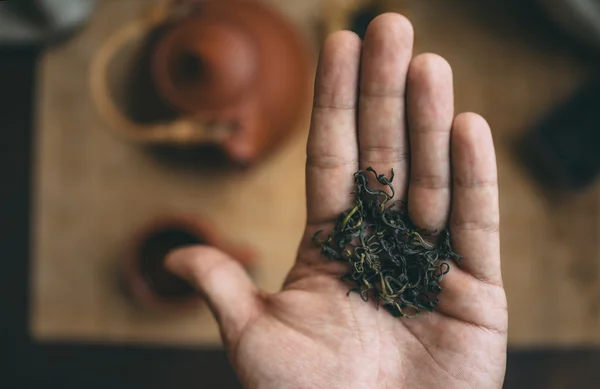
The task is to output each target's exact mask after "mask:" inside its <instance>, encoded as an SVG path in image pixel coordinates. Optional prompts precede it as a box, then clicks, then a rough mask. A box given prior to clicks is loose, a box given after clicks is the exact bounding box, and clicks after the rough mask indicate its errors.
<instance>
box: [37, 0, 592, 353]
mask: <svg viewBox="0 0 600 389" xmlns="http://www.w3.org/2000/svg"><path fill="white" fill-rule="evenodd" d="M116 3H117V1H105V2H104V3H102V5H101V7H100V9H99V10H98V12H97V13H96V15H95V18H94V21H93V23H92V24H91V25H90V26H89V28H88V29H86V31H85V32H84V33H83V34H82V35H80V36H78V37H77V38H76V39H75V40H73V41H71V42H69V43H68V44H67V45H65V46H62V47H60V48H57V49H55V50H52V51H51V52H49V53H48V54H47V55H46V57H45V58H44V61H43V63H42V66H41V69H40V70H41V78H40V79H41V91H40V92H41V93H40V116H39V126H38V127H39V128H38V136H39V139H38V159H37V167H38V178H37V185H36V211H37V212H36V214H35V225H36V236H37V239H36V243H37V244H36V250H35V255H36V257H35V263H36V266H35V271H34V274H33V276H34V279H35V282H34V284H33V285H34V291H33V296H34V304H33V305H32V307H33V315H32V322H31V325H32V330H33V332H34V334H35V336H36V337H37V338H38V339H57V338H60V339H70V340H81V339H86V340H100V341H118V342H131V341H143V342H166V343H186V344H211V345H216V344H218V341H217V332H216V327H215V326H214V323H213V322H212V321H211V319H210V318H209V316H208V314H207V313H206V312H198V313H197V314H194V315H190V316H185V317H182V316H176V317H167V316H163V317H155V316H152V317H150V316H148V315H144V314H141V313H139V312H137V311H136V310H134V309H132V308H131V307H130V306H129V305H128V304H127V302H126V300H124V299H123V298H122V296H121V295H120V294H119V292H118V290H117V289H115V288H114V285H113V279H114V274H113V273H112V270H111V269H113V265H114V263H115V261H116V259H117V257H118V253H119V250H120V249H121V248H122V247H123V244H124V243H125V241H126V240H127V238H128V237H129V236H130V234H131V233H132V231H133V230H134V229H135V228H136V227H137V226H139V224H140V223H142V222H143V221H144V220H146V219H147V218H148V217H149V216H152V215H154V214H157V213H160V212H163V211H167V210H182V211H187V210H194V211H202V212H203V213H204V214H206V215H207V216H210V217H211V218H213V219H214V220H215V222H216V224H218V226H219V227H221V228H222V229H224V230H226V231H227V234H228V236H229V237H231V238H235V239H236V240H237V241H249V242H253V243H254V244H255V245H256V246H257V248H258V249H259V252H260V253H261V261H262V262H261V267H260V271H259V272H258V274H257V275H256V280H257V282H258V284H259V285H260V286H261V287H263V288H265V289H267V290H270V291H273V290H276V289H277V288H278V287H279V285H280V283H281V282H282V280H283V278H284V276H285V273H286V271H287V269H288V268H289V266H290V265H291V263H292V261H293V257H294V252H295V250H296V244H297V242H298V239H299V236H300V233H301V229H302V224H303V219H304V208H303V207H304V195H303V192H304V182H303V181H304V170H303V163H304V142H305V136H306V132H305V131H304V132H302V133H299V135H298V136H297V137H295V138H294V139H292V140H290V142H288V143H287V144H286V145H285V146H284V147H282V148H281V149H280V150H279V151H278V153H276V155H274V156H273V157H272V158H271V159H270V160H269V161H268V162H267V163H265V164H264V165H262V166H260V167H258V168H256V169H255V170H253V171H251V172H249V173H248V174H246V175H242V176H238V175H232V174H229V175H225V176H216V175H212V174H210V173H207V172H203V171H202V170H201V169H199V170H196V171H188V170H177V169H174V168H172V167H169V166H166V165H163V164H161V163H159V162H158V161H157V160H155V159H153V158H152V157H151V156H149V155H147V154H145V153H143V152H141V151H140V150H138V149H136V148H135V147H132V146H130V145H127V144H124V143H122V142H120V141H119V140H118V139H115V138H113V137H111V136H109V135H108V134H107V133H106V131H104V124H103V122H102V120H101V118H99V117H98V116H97V113H96V112H95V111H94V109H93V108H92V107H91V105H90V102H89V98H88V91H87V89H86V88H87V84H86V74H85V72H86V69H87V65H88V59H89V56H90V55H91V54H92V52H93V50H94V47H95V46H97V45H98V44H99V42H100V41H101V40H102V39H103V38H104V37H105V36H106V34H107V33H108V32H109V31H111V30H112V29H114V28H115V27H116V26H118V25H119V24H120V23H121V22H122V21H123V20H124V19H126V18H127V17H130V16H132V15H135V13H136V12H138V10H139V7H140V6H141V3H142V1H141V0H128V1H118V3H119V4H118V6H117V4H116ZM281 3H282V4H283V3H284V2H283V1H282V2H281ZM288 3H289V4H294V6H297V4H301V3H302V2H300V1H298V2H285V4H286V5H287V4H288ZM382 4H386V6H387V7H388V8H389V9H390V10H399V11H402V12H406V13H408V14H409V15H410V17H411V20H412V22H413V24H414V26H415V31H416V46H415V54H417V53H421V52H426V51H433V52H437V53H439V54H441V55H443V56H445V57H446V58H447V59H448V60H449V62H450V63H451V64H452V66H453V69H454V76H455V88H456V92H455V98H456V111H457V112H459V111H466V110H468V111H475V112H478V113H480V114H482V115H484V116H485V117H486V118H487V119H488V121H489V122H490V124H491V126H492V129H493V132H494V137H495V144H496V148H497V157H498V163H499V175H500V184H501V186H500V190H501V213H502V215H501V218H502V227H501V228H502V229H501V234H502V253H503V274H504V281H505V286H506V289H507V294H508V299H509V315H510V327H509V342H510V344H511V345H512V346H532V345H557V344H558V345H575V344H585V345H589V344H590V343H600V331H598V330H597V329H598V328H599V325H600V320H599V317H600V316H599V315H600V305H599V304H598V303H597V300H598V294H599V293H600V282H599V276H600V258H599V254H600V252H599V248H600V246H599V245H598V243H597V242H598V221H599V218H600V202H599V199H600V196H599V193H598V190H597V189H595V188H594V189H592V190H589V191H588V192H586V193H582V194H581V195H579V196H576V197H573V198H569V199H566V200H564V201H562V202H551V201H549V200H547V198H546V197H545V195H544V194H543V193H541V192H540V191H538V190H537V188H536V186H535V185H534V184H533V182H531V181H530V179H529V177H528V175H527V174H526V173H525V172H523V171H522V169H521V168H520V166H519V164H518V163H517V162H516V161H515V158H514V156H513V154H512V153H511V151H510V149H509V144H510V142H511V141H512V140H513V138H514V137H515V136H518V135H519V134H521V133H522V132H523V131H524V130H525V129H526V128H527V127H528V126H530V125H531V124H532V123H533V122H534V121H535V120H536V119H537V118H538V116H539V115H541V114H543V113H544V112H545V111H546V110H548V109H549V108H550V107H551V106H552V105H553V104H554V103H556V102H558V101H560V100H561V99H563V98H564V97H565V96H567V95H568V94H569V93H570V92H571V91H572V90H573V89H574V88H575V87H576V86H577V85H579V84H580V83H581V82H583V80H584V79H585V78H586V76H587V75H588V73H589V66H588V65H587V64H586V61H585V60H584V59H582V58H581V57H580V56H578V55H577V54H576V53H575V51H574V50H572V49H571V48H570V47H569V46H568V45H567V44H565V43H564V42H559V41H556V40H555V38H556V36H558V35H556V34H554V35H548V34H547V33H549V31H550V29H548V28H546V27H540V26H538V25H537V24H535V23H532V20H537V19H534V18H539V15H537V14H536V13H535V11H533V10H531V9H529V8H527V11H523V7H522V6H521V3H520V2H519V1H503V2H496V1H491V0H490V1H481V0H457V1H447V0H427V1H403V2H395V1H391V0H390V1H387V0H385V1H382ZM398 7H400V8H398ZM313 12H314V11H313ZM317 13H318V12H317ZM312 15H313V16H314V13H313V14H312ZM332 20H334V22H335V23H339V18H337V17H334V18H333V19H332ZM305 126H306V124H305ZM305 128H306V127H305ZM149 194H151V195H149ZM254 217H256V218H257V219H254Z"/></svg>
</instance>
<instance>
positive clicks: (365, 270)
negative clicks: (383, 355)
mask: <svg viewBox="0 0 600 389" xmlns="http://www.w3.org/2000/svg"><path fill="white" fill-rule="evenodd" d="M369 174H372V175H373V176H374V178H375V180H376V181H377V182H378V183H379V184H381V185H379V187H380V188H382V189H378V188H374V187H372V186H370V185H369ZM393 179H394V172H393V171H392V174H391V177H390V178H389V179H388V178H387V177H385V176H384V175H383V174H381V175H378V174H377V172H375V170H373V169H372V168H368V169H365V170H360V171H358V172H356V173H355V174H354V184H355V189H354V191H353V192H352V193H353V194H354V196H355V202H354V207H352V208H351V209H349V210H347V211H345V212H343V213H342V214H341V215H340V216H339V217H338V219H337V221H336V223H335V226H334V228H333V231H332V232H331V234H330V235H329V236H328V237H327V239H326V240H325V241H321V240H319V238H318V237H319V235H320V234H321V233H322V231H317V233H315V235H314V236H313V240H314V241H315V243H317V244H319V245H320V246H321V253H322V254H323V255H324V256H325V257H327V258H328V259H330V260H336V261H345V262H348V263H349V264H350V269H351V270H350V272H349V273H348V274H346V275H344V276H343V277H342V279H343V280H350V281H352V282H353V283H354V284H355V285H356V287H355V288H353V289H351V290H350V291H349V292H348V294H350V293H352V292H358V293H360V296H361V297H362V299H363V300H364V301H368V299H369V296H373V297H374V298H375V299H376V300H377V306H379V305H380V304H381V305H383V306H384V307H386V308H387V309H389V311H390V312H391V313H392V314H393V315H394V316H401V317H415V316H417V315H418V314H419V313H420V312H421V311H422V310H427V311H433V310H435V308H436V307H437V305H438V303H439V296H440V293H441V292H442V287H441V285H440V282H441V281H442V278H443V277H444V275H445V274H447V273H448V272H449V271H450V265H449V263H448V262H449V261H450V260H452V259H454V260H460V259H461V258H462V257H461V256H460V255H458V254H457V253H455V252H454V251H453V250H452V247H451V245H450V232H449V231H448V230H447V229H445V230H443V231H423V230H419V229H417V228H416V226H415V225H414V224H413V223H412V222H411V220H410V219H409V217H408V210H407V208H406V206H405V203H404V202H402V201H392V199H393V197H394V194H395V192H394V187H393V186H392V181H393ZM431 242H435V243H431Z"/></svg>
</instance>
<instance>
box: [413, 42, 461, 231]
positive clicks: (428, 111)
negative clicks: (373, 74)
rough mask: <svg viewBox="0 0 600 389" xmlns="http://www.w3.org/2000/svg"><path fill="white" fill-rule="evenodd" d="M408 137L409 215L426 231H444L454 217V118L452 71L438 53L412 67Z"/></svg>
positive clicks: (418, 60)
mask: <svg viewBox="0 0 600 389" xmlns="http://www.w3.org/2000/svg"><path fill="white" fill-rule="evenodd" d="M407 114H408V128H409V137H410V158H411V163H410V182H409V186H408V211H409V215H410V218H411V220H412V221H413V222H414V223H415V224H416V225H417V226H418V227H419V228H423V229H427V230H441V229H442V228H443V227H444V226H446V223H447V221H448V214H449V213H450V186H451V183H450V129H451V128H452V119H453V118H454V96H453V87H452V69H451V68H450V65H449V64H448V62H446V60H445V59H443V58H442V57H440V56H438V55H435V54H422V55H420V56H418V57H416V58H415V59H413V61H412V62H411V64H410V68H409V71H408V86H407Z"/></svg>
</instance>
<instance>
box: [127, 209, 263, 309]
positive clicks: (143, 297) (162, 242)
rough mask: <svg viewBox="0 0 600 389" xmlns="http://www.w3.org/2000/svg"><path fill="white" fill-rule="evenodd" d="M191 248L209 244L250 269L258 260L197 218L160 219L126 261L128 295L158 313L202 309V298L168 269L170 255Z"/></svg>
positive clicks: (137, 239) (137, 241)
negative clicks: (231, 243) (166, 264)
mask: <svg viewBox="0 0 600 389" xmlns="http://www.w3.org/2000/svg"><path fill="white" fill-rule="evenodd" d="M191 245H209V246H212V247H215V248H218V249H220V250H223V251H225V252H226V253H228V254H229V255H231V256H232V257H233V258H234V259H236V260H237V261H239V262H240V263H241V264H242V265H243V266H245V267H247V268H248V267H249V266H250V265H251V263H252V260H253V257H254V256H253V254H252V252H251V251H250V250H249V249H241V248H237V247H232V246H231V245H229V244H227V243H226V242H225V241H224V240H223V239H222V238H221V237H220V236H219V234H218V232H217V231H216V230H215V228H214V227H213V226H212V225H211V224H210V223H209V222H208V221H205V220H203V219H201V218H199V217H197V216H191V215H171V216H164V217H160V218H157V219H155V220H152V221H151V222H150V223H148V224H147V225H146V226H145V227H144V228H143V229H142V230H141V231H139V232H138V234H137V235H136V236H135V237H134V239H133V242H132V245H131V247H130V248H129V251H128V253H127V256H126V258H125V260H124V262H123V265H124V266H123V272H124V278H125V284H126V288H127V292H128V294H129V295H130V296H131V297H132V298H133V299H134V300H135V301H136V302H137V303H138V304H139V305H141V306H143V307H144V308H147V309H150V310H154V311H178V310H186V309H193V308H195V307H199V306H202V305H203V298H202V296H201V295H200V294H199V293H198V292H197V291H196V290H195V289H194V288H193V287H192V286H191V285H189V284H188V283H187V282H186V281H184V280H183V279H181V278H179V277H177V276H175V275H174V274H173V273H171V272H169V271H168V270H167V269H166V268H165V267H164V261H165V259H166V256H167V254H168V253H169V252H171V251H172V250H175V249H178V248H182V247H186V246H191Z"/></svg>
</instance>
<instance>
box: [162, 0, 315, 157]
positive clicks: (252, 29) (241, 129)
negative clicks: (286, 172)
mask: <svg viewBox="0 0 600 389" xmlns="http://www.w3.org/2000/svg"><path fill="white" fill-rule="evenodd" d="M188 3H190V2H189V1H188ZM309 57H310V56H309V51H308V46H307V45H306V42H304V40H303V38H302V37H301V35H300V34H299V33H298V32H297V31H296V30H295V29H294V27H293V26H292V25H291V24H290V23H289V22H287V21H286V20H285V19H284V18H283V17H282V16H280V15H278V14H277V13H276V12H275V11H274V10H272V9H270V8H269V7H267V6H265V5H262V4H260V3H259V2H249V1H243V0H228V1H219V0H206V1H197V2H193V7H192V9H191V10H190V11H189V12H188V13H187V14H185V15H183V16H181V17H179V18H177V19H175V20H174V21H170V22H169V24H168V25H167V26H166V28H165V32H164V35H162V37H161V38H160V39H159V40H158V42H157V44H156V46H155V48H154V52H153V56H152V64H151V66H152V69H151V70H152V76H153V79H154V82H155V86H156V89H157V91H158V93H159V95H160V96H161V97H162V99H163V100H164V101H165V103H167V104H168V105H170V106H171V107H172V108H174V109H175V110H176V111H178V112H180V113H182V114H184V115H186V116H189V117H193V118H194V119H195V120H198V121H200V122H204V123H207V125H206V126H203V127H202V131H206V134H204V135H205V137H204V138H205V139H206V142H208V143H211V142H212V143H214V144H216V145H217V146H219V147H220V148H221V149H222V150H223V151H224V152H225V153H226V155H227V156H228V157H229V158H230V159H231V160H232V161H234V162H237V163H241V164H249V163H251V162H253V161H255V160H257V159H259V158H260V157H261V156H263V155H264V154H265V153H267V152H268V151H270V150H271V149H272V148H274V147H275V146H276V145H277V144H278V143H279V142H281V141H282V140H283V139H284V138H285V136H286V135H288V134H289V133H290V132H291V131H292V130H293V129H294V125H295V122H296V121H297V120H298V119H299V118H300V115H302V113H303V111H304V108H306V106H305V103H306V102H307V101H308V100H309V99H307V97H309V93H310V86H311V85H310V76H311V74H310V58H309ZM210 124H218V126H216V127H218V128H219V132H218V133H217V132H215V134H214V136H212V137H211V132H210V131H211V125H210ZM223 128H226V131H225V133H223Z"/></svg>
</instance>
